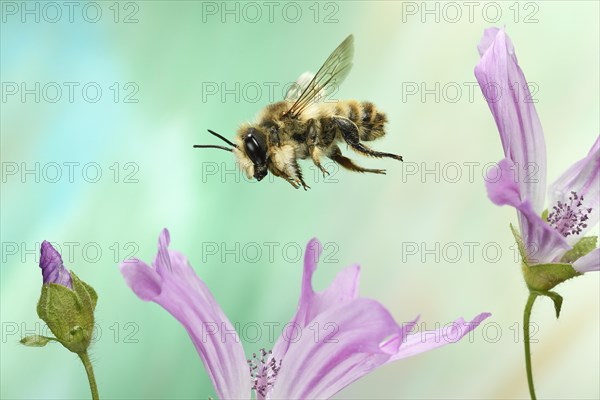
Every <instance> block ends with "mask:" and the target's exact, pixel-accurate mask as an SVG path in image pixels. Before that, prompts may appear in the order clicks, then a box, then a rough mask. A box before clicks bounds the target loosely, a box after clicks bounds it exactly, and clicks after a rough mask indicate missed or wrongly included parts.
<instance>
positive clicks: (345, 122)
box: [331, 115, 402, 161]
mask: <svg viewBox="0 0 600 400" xmlns="http://www.w3.org/2000/svg"><path fill="white" fill-rule="evenodd" d="M331 119H332V121H333V122H334V123H335V124H336V125H337V127H338V128H339V130H340V132H341V133H342V136H343V137H344V140H345V141H346V143H348V145H350V147H352V149H354V150H355V151H357V152H359V153H362V154H365V155H367V156H371V157H377V158H382V157H389V158H393V159H396V160H399V161H402V156H399V155H396V154H391V153H383V152H380V151H375V150H372V149H370V148H368V147H367V146H365V145H364V144H362V143H360V140H359V136H358V127H357V126H356V124H355V123H354V122H352V121H350V120H349V119H348V118H344V117H340V116H337V115H335V116H333V117H331Z"/></svg>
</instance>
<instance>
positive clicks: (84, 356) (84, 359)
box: [78, 351, 100, 400]
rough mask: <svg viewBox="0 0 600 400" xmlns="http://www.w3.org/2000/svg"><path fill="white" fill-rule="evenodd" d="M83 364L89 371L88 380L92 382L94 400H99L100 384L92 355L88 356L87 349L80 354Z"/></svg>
mask: <svg viewBox="0 0 600 400" xmlns="http://www.w3.org/2000/svg"><path fill="white" fill-rule="evenodd" d="M78 356H79V358H80V359H81V362H82V363H83V366H84V367H85V372H86V373H87V377H88V381H89V383H90V391H91V392H92V400H98V399H99V398H100V397H98V386H97V385H96V378H95V377H94V368H93V366H92V362H91V361H90V357H89V356H88V353H87V351H85V352H83V353H79V354H78Z"/></svg>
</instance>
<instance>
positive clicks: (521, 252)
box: [510, 224, 527, 262]
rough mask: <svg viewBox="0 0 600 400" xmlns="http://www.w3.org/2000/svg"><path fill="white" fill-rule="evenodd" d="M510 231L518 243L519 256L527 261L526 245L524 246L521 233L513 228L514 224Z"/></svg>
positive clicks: (511, 225)
mask: <svg viewBox="0 0 600 400" xmlns="http://www.w3.org/2000/svg"><path fill="white" fill-rule="evenodd" d="M510 231H511V232H512V234H513V236H514V238H515V241H516V242H517V248H518V249H519V255H520V256H521V260H522V261H523V262H525V260H526V259H527V253H526V252H525V245H524V244H523V239H522V238H521V235H520V234H519V231H518V230H517V228H515V227H514V226H513V224H510Z"/></svg>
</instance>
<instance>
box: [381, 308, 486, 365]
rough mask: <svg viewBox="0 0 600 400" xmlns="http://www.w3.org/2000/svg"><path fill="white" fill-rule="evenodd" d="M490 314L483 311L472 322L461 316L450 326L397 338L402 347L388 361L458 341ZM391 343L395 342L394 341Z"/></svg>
mask: <svg viewBox="0 0 600 400" xmlns="http://www.w3.org/2000/svg"><path fill="white" fill-rule="evenodd" d="M490 315H492V314H490V313H481V314H479V315H478V316H476V317H475V318H474V319H473V320H472V321H470V322H465V320H464V319H463V318H459V319H457V320H456V321H454V322H453V323H452V324H450V325H449V326H446V327H442V328H440V329H437V330H435V331H425V332H418V333H414V334H409V335H407V336H406V338H405V339H404V340H401V339H397V341H398V342H399V343H400V347H399V349H398V351H397V352H396V354H394V355H393V356H392V357H391V358H390V359H389V361H388V362H392V361H396V360H400V359H403V358H407V357H411V356H414V355H417V354H421V353H424V352H426V351H429V350H433V349H437V348H438V347H442V346H445V345H447V344H452V343H456V342H458V341H460V340H461V339H462V338H464V337H465V336H466V335H467V334H468V333H469V332H471V331H472V330H473V329H475V328H476V327H477V326H479V324H480V323H481V322H482V321H483V320H484V319H486V318H488V317H489V316H490ZM391 343H392V344H394V342H391Z"/></svg>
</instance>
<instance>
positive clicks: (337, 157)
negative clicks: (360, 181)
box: [329, 146, 385, 175]
mask: <svg viewBox="0 0 600 400" xmlns="http://www.w3.org/2000/svg"><path fill="white" fill-rule="evenodd" d="M329 158H331V159H332V160H333V161H335V162H336V163H338V164H339V165H341V166H342V167H344V168H346V169H348V170H350V171H354V172H370V173H372V174H383V175H385V169H370V168H363V167H361V166H359V165H356V164H355V163H354V161H352V160H351V159H349V158H348V157H344V156H343V155H342V152H341V150H340V148H339V147H337V146H335V148H334V149H333V152H332V153H331V154H330V155H329Z"/></svg>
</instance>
